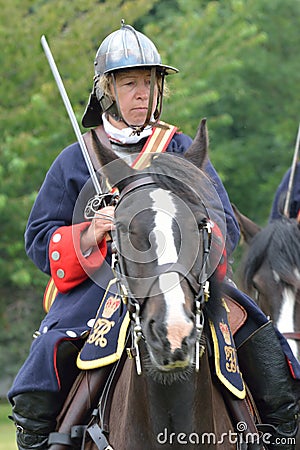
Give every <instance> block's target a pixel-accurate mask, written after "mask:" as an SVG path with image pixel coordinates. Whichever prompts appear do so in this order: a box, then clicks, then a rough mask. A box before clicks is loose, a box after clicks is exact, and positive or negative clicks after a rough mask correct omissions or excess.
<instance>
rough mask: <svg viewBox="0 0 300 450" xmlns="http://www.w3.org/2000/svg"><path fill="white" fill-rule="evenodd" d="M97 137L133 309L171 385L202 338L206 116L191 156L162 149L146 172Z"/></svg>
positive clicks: (154, 365)
mask: <svg viewBox="0 0 300 450" xmlns="http://www.w3.org/2000/svg"><path fill="white" fill-rule="evenodd" d="M93 139H94V144H95V152H96V154H97V157H98V158H99V161H100V163H101V165H102V167H103V172H104V174H105V176H106V177H107V178H108V180H109V183H110V184H111V185H112V186H113V187H116V188H118V190H119V201H118V203H117V206H116V209H115V225H116V231H115V235H114V241H115V243H116V247H117V254H118V260H119V270H120V276H121V278H122V280H123V282H124V284H125V286H126V289H127V291H128V297H129V309H130V310H131V312H132V315H133V316H134V317H135V319H137V316H138V319H139V320H140V321H141V333H142V335H143V337H144V341H145V343H146V348H147V361H146V366H147V367H148V371H149V372H150V373H152V375H153V376H154V377H155V378H156V379H159V380H160V381H162V382H166V383H168V380H170V379H172V380H173V379H174V376H175V377H178V378H180V377H185V376H186V374H187V373H189V371H190V370H191V367H193V361H194V356H195V345H196V340H197V338H198V337H199V336H198V335H197V327H196V326H195V322H196V321H197V320H198V323H199V317H198V318H197V319H195V315H196V314H200V312H199V311H196V309H197V308H195V298H196V297H197V296H198V297H199V298H200V294H201V290H202V288H203V283H204V282H205V281H206V279H207V276H206V271H207V266H206V258H207V255H206V253H208V250H209V249H208V247H209V242H210V229H209V225H208V209H209V205H208V206H207V205H206V204H204V203H205V198H206V196H207V195H208V196H209V195H210V196H212V195H214V193H212V189H211V183H210V182H209V180H208V178H207V177H206V176H205V175H204V173H203V172H202V168H203V165H204V164H205V161H206V158H207V146H208V138H207V129H206V120H205V119H203V120H202V121H201V123H200V125H199V128H198V132H197V134H196V137H195V139H194V141H193V143H192V145H191V146H190V148H189V149H188V151H187V152H186V153H185V155H184V157H179V156H174V155H173V154H167V153H164V154H159V155H157V154H156V155H153V156H152V157H151V164H150V165H149V166H148V167H147V168H145V169H142V170H136V169H134V168H132V167H130V166H128V164H127V163H126V162H125V161H124V160H122V159H120V158H118V157H117V156H116V154H114V153H113V152H112V150H110V149H108V148H106V147H104V146H103V144H101V142H100V141H99V140H98V138H97V135H96V134H95V133H93ZM201 180H204V182H203V181H201ZM208 191H210V193H208ZM220 209H222V207H221V205H220ZM183 244H184V245H183ZM200 322H201V319H200Z"/></svg>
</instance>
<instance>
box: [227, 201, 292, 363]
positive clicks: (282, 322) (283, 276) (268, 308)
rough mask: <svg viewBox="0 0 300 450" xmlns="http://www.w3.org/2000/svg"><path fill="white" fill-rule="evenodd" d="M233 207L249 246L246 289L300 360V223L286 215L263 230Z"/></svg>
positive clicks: (243, 268)
mask: <svg viewBox="0 0 300 450" xmlns="http://www.w3.org/2000/svg"><path fill="white" fill-rule="evenodd" d="M232 206H233V208H234V212H235V215H236V218H237V220H238V222H239V226H240V229H241V234H242V236H243V238H244V241H245V243H246V245H247V251H246V252H245V254H244V257H243V263H242V265H241V272H242V274H241V283H242V289H244V290H245V291H246V292H248V293H249V295H252V297H253V298H255V299H256V301H257V303H258V304H259V306H260V308H261V309H262V310H263V312H264V313H265V314H266V315H267V316H270V318H271V319H272V320H273V322H274V324H275V326H276V327H277V328H278V330H279V331H280V332H281V333H282V334H283V335H284V336H285V337H286V338H287V339H288V342H289V344H290V347H291V349H292V351H293V353H294V355H295V356H296V358H297V359H298V360H300V224H299V222H297V220H296V219H290V218H287V217H284V216H282V218H280V219H276V220H274V221H273V222H270V223H269V224H268V225H266V226H265V227H264V228H261V227H260V226H259V225H257V224H256V223H255V222H253V221H252V220H251V219H249V218H248V217H247V216H245V215H244V214H242V213H241V212H240V211H239V210H238V209H237V207H236V206H235V205H232Z"/></svg>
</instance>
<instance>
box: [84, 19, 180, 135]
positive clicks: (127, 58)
mask: <svg viewBox="0 0 300 450" xmlns="http://www.w3.org/2000/svg"><path fill="white" fill-rule="evenodd" d="M94 66H95V77H94V87H93V92H92V93H91V95H90V98H89V103H88V105H87V108H86V110H85V113H84V115H83V118H82V124H83V126H84V127H93V126H97V125H99V124H100V123H102V117H101V116H102V113H103V112H104V111H108V112H111V111H115V115H118V113H119V111H118V108H117V107H116V105H115V102H113V103H112V101H111V100H110V99H109V100H108V99H107V97H106V96H105V95H104V94H103V93H102V92H99V89H98V88H97V81H98V79H99V77H100V76H101V75H105V74H108V73H113V72H115V71H117V70H121V69H126V68H128V69H130V68H147V67H149V68H152V67H154V68H155V69H156V71H159V73H160V74H161V76H162V78H164V76H165V75H168V74H172V73H176V72H178V69H176V68H175V67H171V66H167V65H164V64H162V62H161V57H160V54H159V53H158V51H157V48H156V47H155V45H154V44H153V42H152V41H151V40H150V39H149V38H148V37H147V36H145V35H144V34H143V33H140V32H139V31H137V30H135V29H134V28H133V27H132V26H130V25H126V24H125V23H124V21H123V20H122V22H121V28H120V29H119V30H117V31H114V32H113V33H111V34H109V35H108V36H107V37H106V38H105V39H104V40H103V42H102V43H101V45H100V47H99V48H98V51H97V53H96V56H95V61H94ZM161 101H162V99H160V103H161ZM117 106H118V105H117Z"/></svg>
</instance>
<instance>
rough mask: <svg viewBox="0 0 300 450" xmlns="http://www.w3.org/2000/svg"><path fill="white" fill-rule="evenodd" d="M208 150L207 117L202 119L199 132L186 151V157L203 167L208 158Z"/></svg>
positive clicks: (197, 165) (199, 167)
mask: <svg viewBox="0 0 300 450" xmlns="http://www.w3.org/2000/svg"><path fill="white" fill-rule="evenodd" d="M207 152H208V131H207V126H206V119H205V118H204V119H202V120H201V122H200V124H199V127H198V130H197V134H196V136H195V138H194V140H193V142H192V144H191V145H190V147H189V148H188V150H187V151H186V152H185V154H184V157H185V158H186V159H187V160H188V161H190V162H191V163H192V164H194V165H195V166H196V167H198V169H202V168H203V166H204V163H205V160H206V158H207Z"/></svg>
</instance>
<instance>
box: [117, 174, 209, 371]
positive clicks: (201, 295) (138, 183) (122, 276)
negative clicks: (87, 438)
mask: <svg viewBox="0 0 300 450" xmlns="http://www.w3.org/2000/svg"><path fill="white" fill-rule="evenodd" d="M155 184H156V182H155V181H154V180H153V178H152V177H151V176H143V177H140V178H137V179H136V180H134V181H132V182H131V183H129V184H128V185H127V186H126V187H125V188H124V189H123V190H122V191H121V193H120V195H119V199H118V201H117V204H116V207H115V209H116V210H117V208H118V207H119V205H120V203H121V202H122V199H123V198H124V197H125V196H126V195H127V194H129V193H131V192H132V191H134V190H136V189H138V188H141V187H142V188H149V187H151V186H153V185H155ZM199 229H200V230H201V232H202V235H203V265H202V269H201V271H200V274H199V278H198V279H196V278H195V277H194V276H193V275H192V274H191V273H189V271H188V270H187V269H186V267H185V266H184V265H183V264H181V263H179V262H174V263H166V264H162V265H160V266H157V267H156V269H155V272H154V274H153V276H154V277H155V280H154V281H153V283H152V284H151V286H150V287H149V293H150V292H151V288H152V286H153V284H154V283H155V281H156V279H157V278H158V277H159V276H160V275H162V274H165V273H171V272H176V273H178V274H180V275H182V276H183V277H184V279H186V280H187V282H188V284H189V286H190V288H191V290H192V291H193V293H194V295H195V327H196V349H195V350H196V351H195V370H196V371H197V372H198V371H199V369H200V359H201V356H202V355H203V351H204V347H203V345H202V344H201V337H202V333H203V328H204V314H203V307H204V304H205V302H207V301H208V299H209V295H210V292H209V281H208V275H207V261H208V256H209V252H210V246H211V233H212V230H211V224H210V222H209V221H208V220H207V219H204V220H203V221H202V222H201V223H200V224H199ZM113 241H114V248H115V254H114V263H113V270H114V272H115V273H116V278H117V283H118V285H119V292H120V295H121V296H122V299H123V302H124V303H125V304H126V305H127V309H128V311H129V313H130V316H131V324H132V327H131V332H132V345H133V346H132V348H130V349H127V353H128V356H129V357H130V358H135V361H136V369H137V373H138V375H140V374H141V373H142V366H141V359H140V352H139V341H140V340H141V339H143V340H144V341H145V337H144V335H143V331H142V327H141V320H140V312H141V307H142V305H141V304H140V302H139V301H138V300H137V298H136V296H135V295H134V294H133V293H132V292H131V290H130V288H129V286H128V283H127V281H126V273H125V269H124V261H123V259H122V257H121V255H119V254H118V250H117V249H118V248H120V247H119V242H120V240H119V236H118V230H117V229H116V230H115V232H114V234H113ZM147 298H148V295H147V296H145V299H147Z"/></svg>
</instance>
